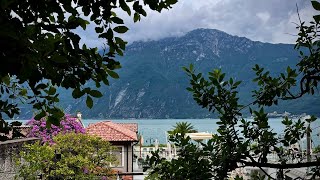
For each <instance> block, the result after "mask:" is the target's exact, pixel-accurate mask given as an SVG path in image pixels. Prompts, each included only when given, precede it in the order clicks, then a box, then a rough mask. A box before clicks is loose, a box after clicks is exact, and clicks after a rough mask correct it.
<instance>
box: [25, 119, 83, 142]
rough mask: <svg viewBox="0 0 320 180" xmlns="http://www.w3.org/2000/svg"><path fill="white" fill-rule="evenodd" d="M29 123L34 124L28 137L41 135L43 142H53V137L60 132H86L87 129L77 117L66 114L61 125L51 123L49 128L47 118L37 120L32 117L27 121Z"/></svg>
mask: <svg viewBox="0 0 320 180" xmlns="http://www.w3.org/2000/svg"><path fill="white" fill-rule="evenodd" d="M27 125H30V126H32V129H31V131H30V133H29V134H28V137H39V138H41V142H42V143H47V142H48V143H49V144H53V143H54V141H53V137H54V136H56V135H58V134H59V133H63V134H65V133H67V132H75V133H82V134H83V133H85V129H84V128H83V126H82V124H81V123H80V122H79V121H78V120H77V118H74V117H71V116H70V115H69V114H66V115H65V116H64V118H63V119H62V120H61V122H60V126H55V125H52V124H51V127H50V128H47V126H46V125H47V124H46V118H42V119H40V120H35V119H34V118H32V119H31V120H30V121H28V122H27Z"/></svg>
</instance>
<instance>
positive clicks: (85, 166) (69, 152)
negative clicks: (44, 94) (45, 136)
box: [17, 133, 116, 179]
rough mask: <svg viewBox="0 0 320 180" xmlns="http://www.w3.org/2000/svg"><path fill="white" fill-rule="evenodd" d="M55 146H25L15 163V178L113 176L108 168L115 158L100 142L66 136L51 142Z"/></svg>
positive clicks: (87, 137) (93, 139)
mask: <svg viewBox="0 0 320 180" xmlns="http://www.w3.org/2000/svg"><path fill="white" fill-rule="evenodd" d="M53 140H54V141H55V142H56V143H55V144H54V145H49V144H48V143H47V144H44V145H41V144H40V143H39V142H37V143H35V144H31V145H25V146H24V150H23V151H21V152H20V157H19V158H18V160H17V165H18V175H17V176H18V177H21V178H24V179H36V178H37V176H38V175H42V177H43V178H45V179H50V178H56V179H93V178H94V177H96V176H100V177H101V176H107V177H109V176H111V177H112V176H113V174H112V171H111V169H110V164H111V163H113V164H115V162H116V157H115V156H113V155H112V154H111V153H110V152H111V151H112V150H113V147H112V146H111V145H110V143H109V142H107V141H104V140H102V139H101V138H98V137H94V136H90V135H87V134H76V133H66V134H59V135H57V136H55V137H54V138H53Z"/></svg>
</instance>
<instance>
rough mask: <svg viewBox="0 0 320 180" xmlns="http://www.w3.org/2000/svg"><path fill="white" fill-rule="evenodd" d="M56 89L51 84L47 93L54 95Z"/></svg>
mask: <svg viewBox="0 0 320 180" xmlns="http://www.w3.org/2000/svg"><path fill="white" fill-rule="evenodd" d="M56 91H57V90H56V88H54V87H52V86H51V87H50V88H49V91H48V94H49V95H54V94H55V93H56Z"/></svg>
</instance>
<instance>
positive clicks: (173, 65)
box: [21, 29, 320, 118]
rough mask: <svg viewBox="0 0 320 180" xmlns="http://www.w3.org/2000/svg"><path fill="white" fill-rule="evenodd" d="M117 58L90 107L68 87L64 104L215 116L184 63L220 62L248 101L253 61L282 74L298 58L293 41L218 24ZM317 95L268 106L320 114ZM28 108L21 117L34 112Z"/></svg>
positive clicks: (134, 113) (129, 112)
mask: <svg viewBox="0 0 320 180" xmlns="http://www.w3.org/2000/svg"><path fill="white" fill-rule="evenodd" d="M119 60H120V62H121V64H122V69H121V70H119V71H118V73H119V75H120V79H118V80H112V81H111V83H110V86H106V87H102V88H101V89H100V90H101V92H103V94H104V96H103V97H102V98H100V99H96V100H95V102H94V107H93V108H92V109H88V108H87V107H86V105H85V98H81V99H72V96H71V92H70V91H66V90H61V91H60V94H61V99H60V101H61V103H60V105H61V107H62V108H64V109H66V111H67V112H71V113H72V112H75V111H77V110H80V111H81V112H82V114H83V116H84V117H85V118H209V117H215V116H216V115H214V114H212V113H210V112H208V111H207V110H206V109H202V108H200V107H199V106H198V105H197V104H196V103H195V101H194V100H193V98H192V94H191V93H189V92H188V91H187V90H186V88H187V87H188V86H189V84H188V83H189V80H188V77H187V76H186V74H185V73H184V72H183V70H182V67H183V66H189V65H190V64H191V63H193V64H194V66H195V67H196V70H197V71H198V72H202V73H207V72H209V71H212V70H213V69H215V68H221V69H222V71H223V72H225V73H226V74H227V76H228V77H234V78H235V79H236V80H242V81H243V83H242V84H241V85H240V87H239V92H240V99H241V102H243V103H248V102H249V101H250V99H251V91H252V90H254V89H255V88H257V86H256V84H254V83H253V82H252V79H253V77H254V73H253V71H252V67H253V66H254V65H255V64H259V65H261V66H263V67H265V69H267V70H270V71H271V74H278V73H280V72H284V71H285V69H286V67H287V66H288V65H290V66H294V65H295V64H296V62H297V61H298V53H297V52H296V50H294V49H293V45H291V44H270V43H262V42H257V41H251V40H250V39H247V38H244V37H238V36H232V35H229V34H227V33H224V32H222V31H219V30H215V29H197V30H193V31H191V32H189V33H187V34H185V35H184V36H181V37H170V38H165V39H161V40H158V41H149V42H134V43H132V44H131V45H129V46H128V47H127V49H126V51H125V55H124V56H123V57H121V58H119ZM87 85H88V86H91V84H90V83H88V84H87ZM92 85H93V84H92ZM316 99H317V98H316V97H312V96H310V97H306V98H304V99H303V100H300V101H299V103H296V102H297V101H291V102H280V103H279V106H277V107H274V108H269V109H268V111H273V110H277V111H278V112H283V111H285V110H286V111H289V112H292V113H295V114H300V113H303V112H306V113H313V114H319V112H320V111H318V110H317V109H316V107H319V106H317V105H319V101H317V100H316ZM30 112H31V111H29V113H27V114H26V113H23V114H22V116H21V117H27V116H29V117H30ZM245 113H247V112H245Z"/></svg>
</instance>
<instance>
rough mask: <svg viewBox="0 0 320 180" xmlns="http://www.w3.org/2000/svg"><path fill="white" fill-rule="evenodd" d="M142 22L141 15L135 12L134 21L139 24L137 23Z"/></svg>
mask: <svg viewBox="0 0 320 180" xmlns="http://www.w3.org/2000/svg"><path fill="white" fill-rule="evenodd" d="M140 20H141V18H140V14H139V13H137V12H135V13H134V16H133V21H134V22H137V21H140Z"/></svg>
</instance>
